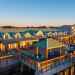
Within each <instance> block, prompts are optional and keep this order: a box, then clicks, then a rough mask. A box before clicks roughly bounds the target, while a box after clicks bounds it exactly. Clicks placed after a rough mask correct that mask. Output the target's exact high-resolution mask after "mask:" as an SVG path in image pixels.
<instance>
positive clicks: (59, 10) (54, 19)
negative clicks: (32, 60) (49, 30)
mask: <svg viewBox="0 0 75 75" xmlns="http://www.w3.org/2000/svg"><path fill="white" fill-rule="evenodd" d="M73 24H75V0H61V1H60V0H36V1H35V0H0V25H2V26H5V25H14V26H22V27H24V26H35V25H36V26H39V25H40V26H42V25H46V26H61V25H73Z"/></svg>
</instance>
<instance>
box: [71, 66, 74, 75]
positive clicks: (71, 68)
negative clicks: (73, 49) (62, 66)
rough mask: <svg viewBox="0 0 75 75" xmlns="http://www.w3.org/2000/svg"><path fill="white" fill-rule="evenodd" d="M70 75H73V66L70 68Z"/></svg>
mask: <svg viewBox="0 0 75 75" xmlns="http://www.w3.org/2000/svg"><path fill="white" fill-rule="evenodd" d="M70 75H74V66H72V67H71V74H70Z"/></svg>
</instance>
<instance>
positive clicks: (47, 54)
mask: <svg viewBox="0 0 75 75" xmlns="http://www.w3.org/2000/svg"><path fill="white" fill-rule="evenodd" d="M45 53H46V58H48V49H46V51H45Z"/></svg>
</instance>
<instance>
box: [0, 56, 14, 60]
mask: <svg viewBox="0 0 75 75" xmlns="http://www.w3.org/2000/svg"><path fill="white" fill-rule="evenodd" d="M10 57H13V55H9V56H1V57H0V60H2V59H6V58H10Z"/></svg>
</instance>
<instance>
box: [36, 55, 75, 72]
mask: <svg viewBox="0 0 75 75" xmlns="http://www.w3.org/2000/svg"><path fill="white" fill-rule="evenodd" d="M74 57H75V56H71V54H68V55H63V56H60V57H56V58H54V59H50V60H46V61H43V62H38V63H37V66H38V67H37V69H38V71H40V72H45V71H50V70H52V69H54V68H56V67H58V66H62V65H63V67H64V65H65V64H69V63H72V61H73V60H72V59H73V58H74ZM61 69H62V67H61Z"/></svg>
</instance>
